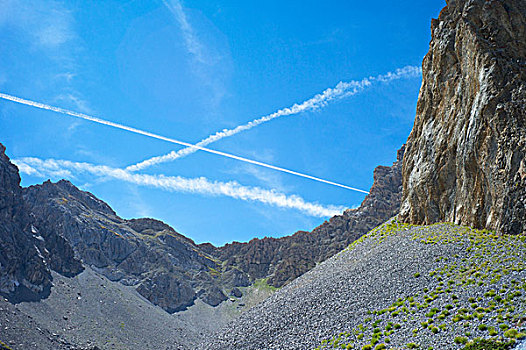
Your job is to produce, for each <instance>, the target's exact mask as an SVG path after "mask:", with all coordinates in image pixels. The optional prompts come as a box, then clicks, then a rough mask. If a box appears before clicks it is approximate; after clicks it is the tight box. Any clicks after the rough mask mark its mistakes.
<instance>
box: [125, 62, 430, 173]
mask: <svg viewBox="0 0 526 350" xmlns="http://www.w3.org/2000/svg"><path fill="white" fill-rule="evenodd" d="M420 74H422V69H421V68H420V67H415V66H406V67H403V68H399V69H397V70H396V71H394V72H388V73H386V74H381V75H378V76H375V77H369V78H364V79H362V80H353V81H348V82H339V83H338V84H337V85H336V86H335V87H333V88H328V89H326V90H325V91H323V92H322V93H319V94H317V95H315V96H314V97H312V98H310V99H308V100H305V101H303V102H301V103H295V104H294V105H292V106H291V107H287V108H283V109H280V110H278V111H276V112H274V113H271V114H268V115H265V116H263V117H259V118H257V119H254V120H252V121H250V122H248V123H246V124H242V125H239V126H237V127H235V128H233V129H224V130H221V131H218V132H216V133H215V134H212V135H210V136H208V137H207V138H205V139H203V140H201V141H199V142H198V143H196V144H195V145H196V146H200V147H205V146H207V145H209V144H211V143H213V142H216V141H219V140H221V139H223V138H225V137H230V136H233V135H235V134H238V133H240V132H242V131H246V130H250V129H252V128H254V127H256V126H258V125H260V124H263V123H266V122H269V121H271V120H273V119H276V118H279V117H283V116H289V115H295V114H299V113H302V112H306V111H314V110H317V109H319V108H322V107H324V106H326V105H327V104H328V103H329V102H330V101H332V100H337V99H342V98H345V97H348V96H352V95H356V94H357V93H359V92H361V91H363V90H364V89H365V88H367V87H369V86H370V85H371V84H373V83H374V82H383V83H387V82H390V81H393V80H398V79H402V78H411V77H416V76H419V75H420ZM198 150H199V148H196V147H187V148H183V149H181V150H178V151H172V152H170V153H167V154H164V155H161V156H156V157H152V158H149V159H146V160H144V161H142V162H140V163H137V164H133V165H130V166H128V167H127V168H126V170H128V171H137V170H141V169H144V168H147V167H150V166H152V165H156V164H161V163H166V162H170V161H174V160H176V159H178V158H182V157H185V156H187V155H190V154H192V153H194V152H197V151H198Z"/></svg>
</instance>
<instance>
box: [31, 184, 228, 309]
mask: <svg viewBox="0 0 526 350" xmlns="http://www.w3.org/2000/svg"><path fill="white" fill-rule="evenodd" d="M23 197H24V200H25V203H26V206H27V208H28V210H29V211H30V212H31V216H32V223H33V225H34V227H36V228H37V229H38V230H39V232H40V233H41V234H42V235H43V236H45V237H47V235H49V234H50V233H55V234H56V236H59V237H62V238H63V239H64V241H65V242H67V246H70V247H71V249H72V251H74V252H75V256H76V257H77V258H78V259H79V260H81V261H82V263H83V264H86V265H89V266H90V267H92V268H93V269H94V270H95V271H97V272H99V273H100V274H102V275H104V276H105V277H107V278H108V279H110V280H111V281H115V282H120V283H122V284H124V285H127V286H133V287H135V288H136V289H137V291H138V292H139V293H140V294H141V295H143V296H144V297H145V298H146V299H148V300H149V301H151V302H152V303H153V304H155V305H159V306H160V307H162V308H163V309H165V310H166V311H168V312H176V311H180V310H183V309H185V308H186V307H188V306H190V305H192V304H193V303H194V301H195V299H197V298H200V299H202V300H203V301H204V302H206V303H208V304H210V305H212V306H215V305H217V304H219V303H220V302H222V301H224V300H226V299H227V297H226V296H225V294H224V293H223V292H222V290H223V289H224V290H227V291H228V290H230V289H231V288H233V287H236V286H235V285H228V284H225V283H223V281H222V280H221V279H220V278H219V277H218V276H217V274H215V273H214V272H215V271H216V269H218V268H219V265H218V264H220V262H218V261H216V260H214V259H213V258H211V257H210V256H209V255H208V254H206V253H204V252H203V251H202V250H200V249H199V248H198V246H197V245H196V244H195V243H194V242H193V241H192V240H190V239H188V238H186V237H184V236H183V235H181V234H179V233H177V232H176V231H175V230H174V229H173V228H171V227H170V226H168V225H166V224H164V223H162V222H160V221H158V220H154V219H132V220H125V219H122V218H120V217H119V216H118V215H117V214H116V213H115V212H114V211H113V210H112V209H111V208H110V207H109V206H108V205H107V204H106V203H104V202H103V201H101V200H99V199H97V198H96V197H95V196H93V195H92V194H91V193H89V192H84V191H81V190H79V189H78V188H77V187H75V186H74V185H72V184H71V183H70V182H69V181H65V180H61V181H59V182H58V183H51V182H49V181H46V182H44V183H43V184H42V185H35V186H31V187H28V188H26V189H24V195H23ZM46 240H47V238H46ZM54 249H56V250H61V249H63V247H62V246H61V245H58V244H57V245H55V248H54ZM51 268H52V269H53V270H55V271H57V272H59V273H61V274H63V275H64V269H63V268H62V269H61V268H58V269H57V267H55V266H51Z"/></svg>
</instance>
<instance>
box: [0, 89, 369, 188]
mask: <svg viewBox="0 0 526 350" xmlns="http://www.w3.org/2000/svg"><path fill="white" fill-rule="evenodd" d="M0 98H2V99H5V100H9V101H13V102H17V103H21V104H23V105H27V106H32V107H37V108H41V109H45V110H49V111H53V112H57V113H60V114H63V115H69V116H72V117H76V118H80V119H85V120H89V121H92V122H95V123H99V124H103V125H108V126H111V127H114V128H117V129H121V130H126V131H129V132H133V133H135V134H139V135H144V136H148V137H152V138H154V139H158V140H163V141H166V142H170V143H175V144H178V145H182V146H186V147H191V148H195V149H198V150H201V151H205V152H208V153H213V154H217V155H220V156H223V157H227V158H231V159H236V160H239V161H241V162H245V163H250V164H254V165H259V166H262V167H265V168H269V169H274V170H277V171H281V172H284V173H288V174H292V175H296V176H301V177H304V178H307V179H311V180H314V181H318V182H323V183H326V184H329V185H333V186H338V187H341V188H346V189H348V190H352V191H357V192H362V193H367V194H368V193H369V192H367V191H364V190H361V189H358V188H354V187H350V186H347V185H342V184H340V183H337V182H333V181H329V180H324V179H321V178H319V177H315V176H311V175H307V174H303V173H299V172H297V171H293V170H289V169H285V168H281V167H278V166H275V165H271V164H267V163H263V162H259V161H257V160H252V159H248V158H244V157H240V156H236V155H234V154H230V153H226V152H221V151H216V150H213V149H210V148H206V147H202V146H198V145H192V144H191V143H188V142H184V141H180V140H176V139H173V138H169V137H165V136H161V135H158V134H154V133H151V132H149V131H144V130H139V129H136V128H132V127H130V126H126V125H122V124H118V123H114V122H111V121H108V120H104V119H100V118H97V117H93V116H90V115H87V114H83V113H78V112H74V111H69V110H67V109H63V108H60V107H54V106H50V105H46V104H43V103H40V102H35V101H30V100H26V99H23V98H20V97H16V96H11V95H7V94H3V93H0Z"/></svg>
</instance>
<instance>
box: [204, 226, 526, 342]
mask: <svg viewBox="0 0 526 350" xmlns="http://www.w3.org/2000/svg"><path fill="white" fill-rule="evenodd" d="M523 239H524V237H517V236H514V237H513V236H497V235H492V234H491V233H489V232H483V231H476V230H471V229H468V228H465V227H460V226H455V225H452V224H438V225H432V226H420V227H411V226H408V225H400V224H398V223H396V222H395V221H391V222H389V223H386V224H384V225H382V226H381V227H380V228H378V229H375V230H373V231H372V232H371V233H369V234H367V235H366V236H364V237H363V238H362V239H360V240H359V241H357V242H356V244H353V245H352V247H351V248H350V249H346V250H345V251H343V252H342V253H340V254H338V255H337V256H335V257H333V258H331V259H329V260H327V261H326V262H324V263H322V264H320V265H319V266H318V267H316V268H315V269H313V270H312V271H310V272H308V273H306V274H305V275H303V276H302V277H300V278H298V279H296V280H295V281H294V282H292V283H291V284H289V285H288V286H286V287H284V288H283V289H281V290H280V291H278V292H277V293H275V294H274V295H272V296H271V297H270V298H268V299H267V300H265V301H264V302H263V303H261V304H259V305H258V306H256V307H254V308H253V309H251V310H249V311H247V312H246V313H244V314H242V315H241V316H240V317H239V318H238V319H236V320H234V321H233V322H231V323H230V324H229V325H228V326H227V327H225V328H224V329H222V330H221V331H219V332H217V333H216V334H215V335H213V336H212V337H210V338H209V339H207V340H206V341H205V342H203V343H202V344H200V345H199V346H197V349H217V350H220V349H312V348H316V347H321V348H342V347H347V346H349V348H355V349H361V348H362V347H363V346H366V345H368V344H370V345H372V347H373V348H374V347H375V346H377V345H379V344H382V343H385V344H387V341H389V343H388V344H387V345H388V346H389V347H399V348H400V347H401V348H407V347H410V346H411V345H408V344H410V343H415V344H416V345H419V346H420V348H425V349H428V348H429V347H433V348H434V349H458V348H459V347H461V343H463V342H465V341H467V340H468V339H471V338H474V337H476V336H483V337H489V335H490V331H492V334H493V333H495V332H496V334H497V335H499V336H502V335H504V329H506V327H516V328H517V329H519V330H520V327H518V326H517V325H516V323H518V322H519V320H520V317H523V316H524V315H525V313H524V311H525V299H524V296H523V295H522V294H526V292H525V291H524V288H526V285H525V282H526V271H525V268H526V266H525V264H524V261H525V258H526V254H525V252H526V247H525V244H524V242H523V241H522V240H523ZM450 281H451V282H450ZM512 281H513V282H512ZM518 293H521V295H518ZM470 298H473V299H470ZM441 315H443V316H441ZM501 324H502V325H503V326H502V329H501V328H499V326H500V325H501ZM395 325H397V326H396V327H395ZM481 325H484V326H481ZM504 325H505V326H504ZM479 327H480V329H479ZM492 327H494V328H495V329H493V328H492ZM435 328H436V329H435ZM508 335H510V333H508ZM386 338H388V339H386ZM455 338H456V341H457V342H455ZM322 343H323V345H322Z"/></svg>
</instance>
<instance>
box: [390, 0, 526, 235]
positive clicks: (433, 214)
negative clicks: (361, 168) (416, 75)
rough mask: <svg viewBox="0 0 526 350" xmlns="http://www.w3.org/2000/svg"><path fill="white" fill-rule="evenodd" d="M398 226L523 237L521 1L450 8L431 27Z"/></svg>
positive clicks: (525, 120)
mask: <svg viewBox="0 0 526 350" xmlns="http://www.w3.org/2000/svg"><path fill="white" fill-rule="evenodd" d="M431 29H432V40H431V43H430V49H429V53H428V54H427V55H426V57H425V59H424V62H423V83H422V88H421V90H420V96H419V99H418V105H417V114H416V119H415V124H414V127H413V131H412V132H411V135H410V136H409V139H408V141H407V150H406V155H405V157H404V164H403V201H402V206H401V214H400V217H401V218H402V219H403V220H405V221H408V222H411V223H415V224H430V223H434V222H438V221H450V222H455V223H459V224H463V225H468V226H473V227H478V228H483V227H486V228H489V229H495V230H497V231H499V232H502V233H511V234H518V233H521V232H524V231H526V159H525V156H526V2H525V1H523V0H499V1H496V0H493V1H484V0H457V1H449V2H448V5H447V6H446V7H445V8H444V10H443V11H442V12H441V14H440V17H439V18H438V19H437V20H433V22H432V26H431Z"/></svg>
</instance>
